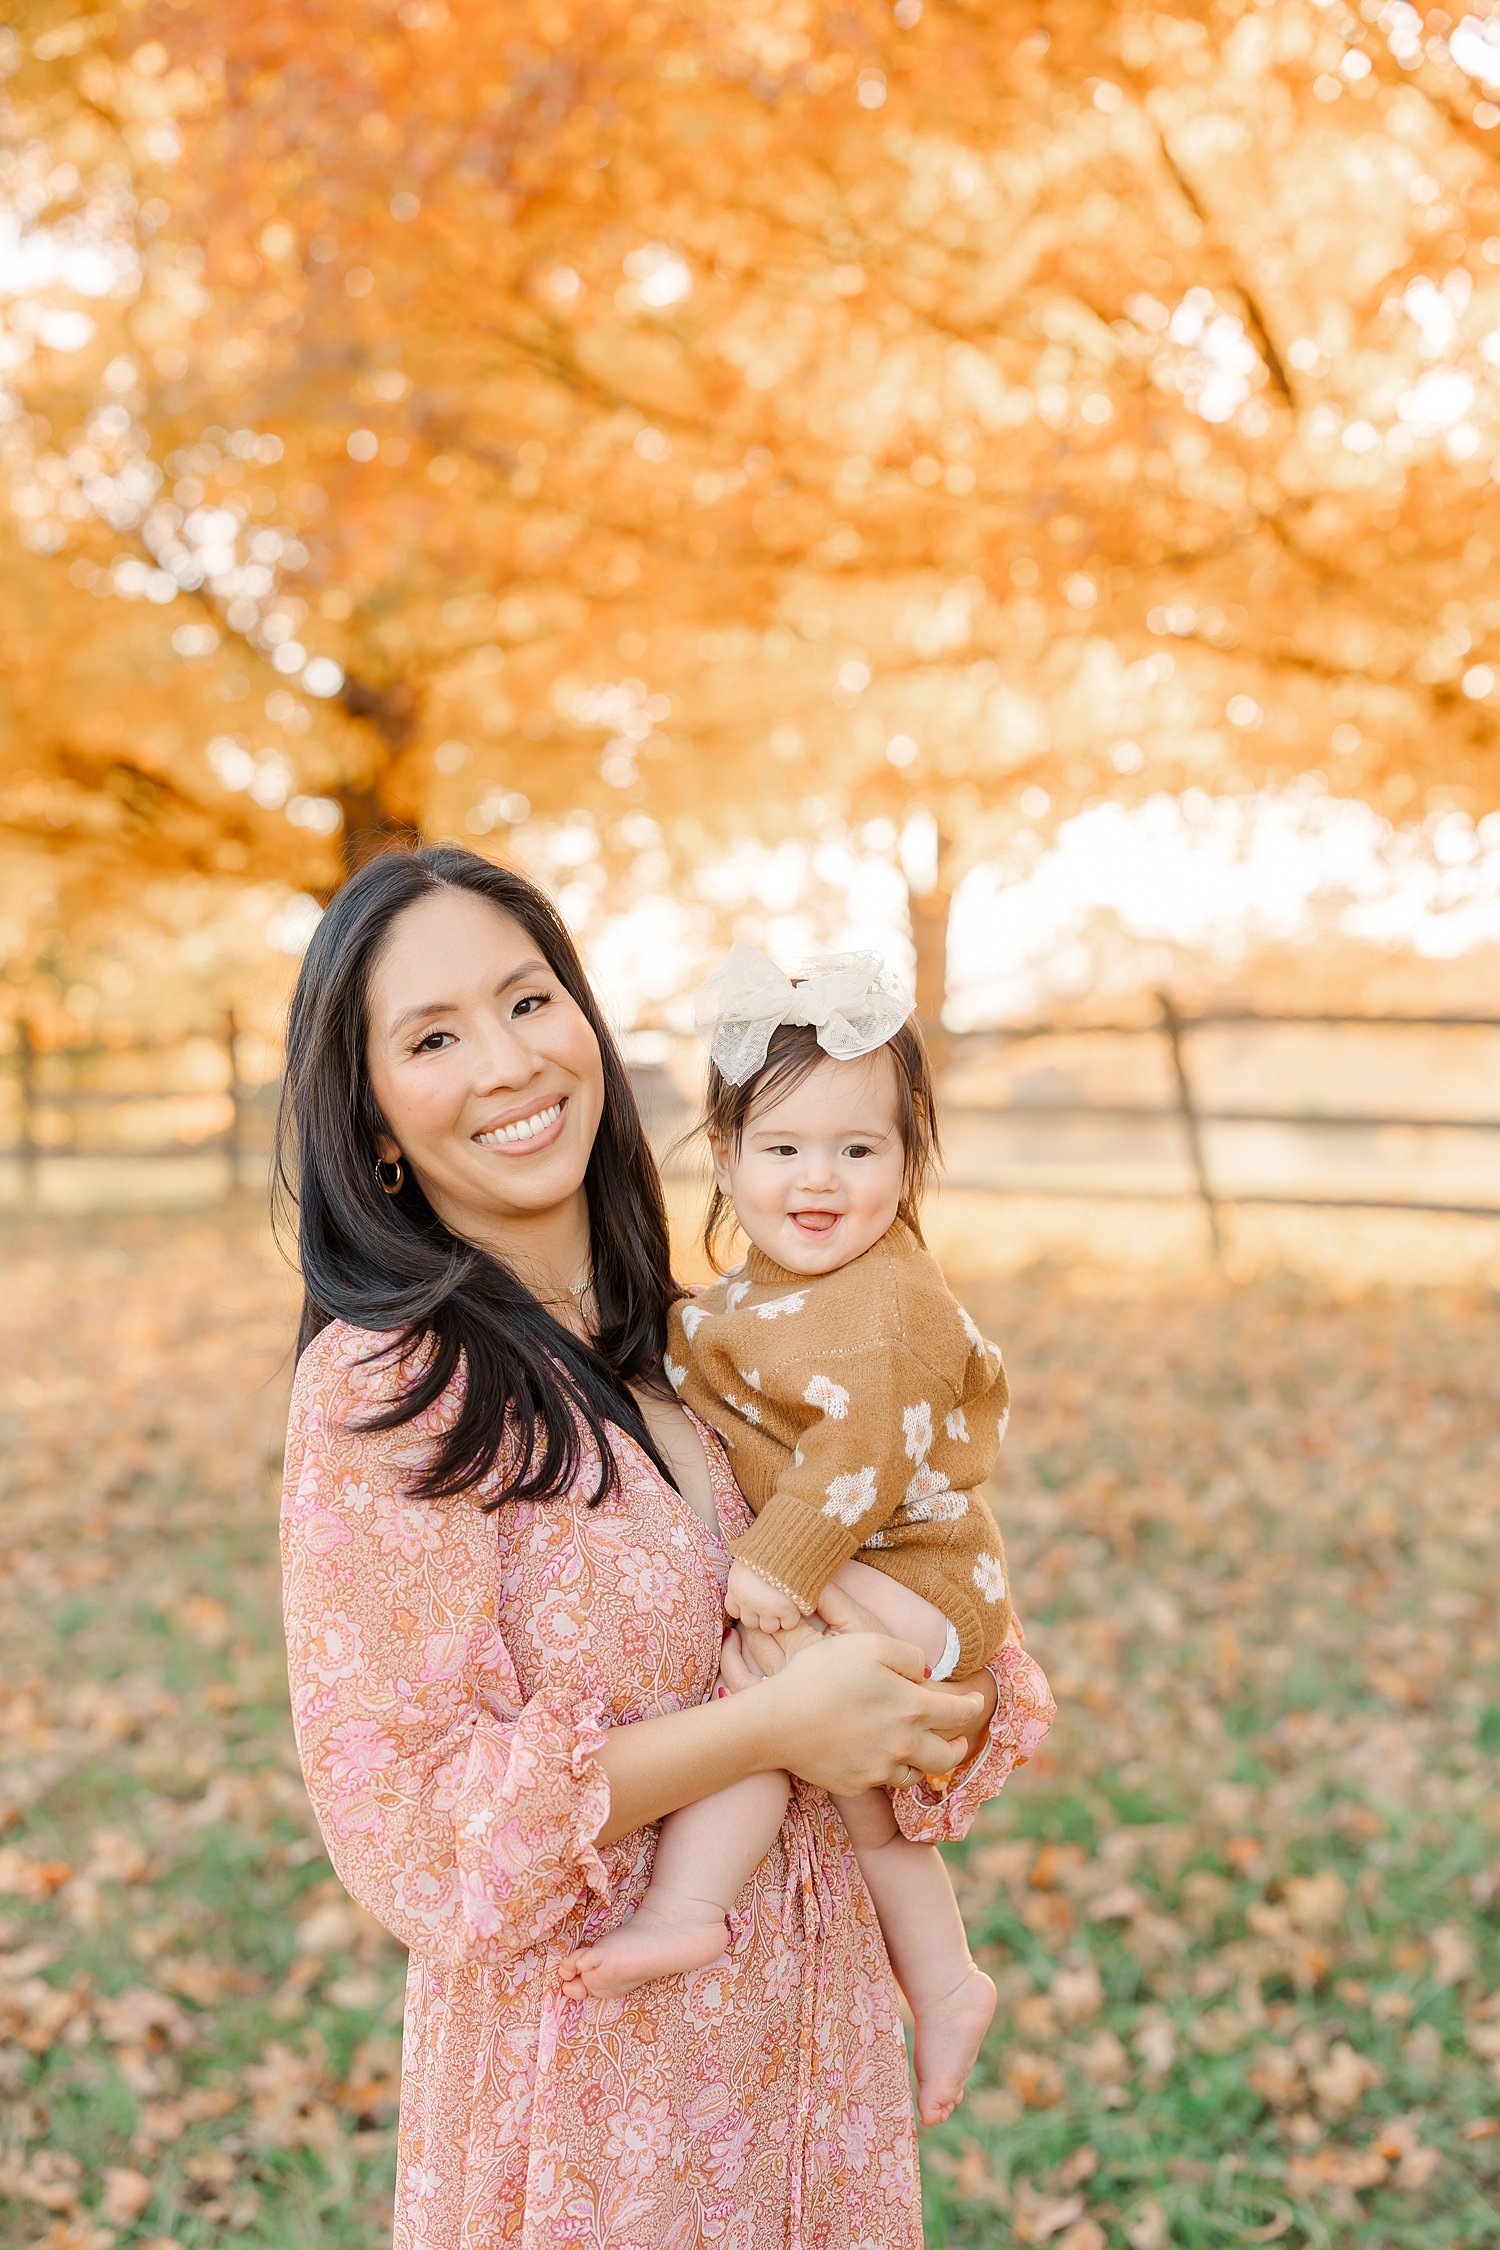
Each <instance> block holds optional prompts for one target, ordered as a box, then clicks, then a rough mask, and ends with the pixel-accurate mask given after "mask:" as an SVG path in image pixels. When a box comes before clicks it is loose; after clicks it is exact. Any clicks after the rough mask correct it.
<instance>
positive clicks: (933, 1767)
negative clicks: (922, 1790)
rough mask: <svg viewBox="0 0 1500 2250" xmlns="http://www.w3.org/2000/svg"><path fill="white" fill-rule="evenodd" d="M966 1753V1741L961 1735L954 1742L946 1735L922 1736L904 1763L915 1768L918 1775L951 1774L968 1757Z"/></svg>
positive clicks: (967, 1747) (967, 1749) (967, 1748)
mask: <svg viewBox="0 0 1500 2250" xmlns="http://www.w3.org/2000/svg"><path fill="white" fill-rule="evenodd" d="M968 1751H969V1745H968V1741H967V1738H966V1737H965V1736H963V1735H959V1737H958V1738H957V1740H956V1741H955V1740H953V1739H952V1738H951V1737H949V1736H947V1735H942V1734H922V1735H920V1736H919V1737H918V1739H917V1742H916V1744H915V1745H914V1747H913V1749H912V1754H911V1756H910V1758H908V1759H907V1760H906V1763H907V1764H908V1765H912V1766H915V1767H916V1769H917V1771H918V1773H951V1772H952V1771H953V1768H954V1767H955V1766H956V1765H959V1764H961V1763H962V1761H963V1760H964V1758H966V1757H967V1756H968Z"/></svg>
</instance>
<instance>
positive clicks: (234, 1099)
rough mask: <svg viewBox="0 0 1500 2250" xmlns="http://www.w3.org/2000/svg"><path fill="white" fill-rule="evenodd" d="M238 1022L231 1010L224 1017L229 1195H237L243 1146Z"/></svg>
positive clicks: (226, 1143) (225, 1148) (226, 1151)
mask: <svg viewBox="0 0 1500 2250" xmlns="http://www.w3.org/2000/svg"><path fill="white" fill-rule="evenodd" d="M239 1034H240V1027H239V1022H238V1020H237V1018H236V1016H235V1012H234V1010H233V1008H230V1009H229V1010H228V1011H227V1012H226V1014H225V1017H224V1044H225V1046H226V1047H227V1049H228V1050H229V1130H228V1132H227V1133H226V1134H225V1136H224V1155H225V1158H226V1159H227V1163H228V1170H229V1193H230V1195H231V1196H234V1195H237V1194H238V1193H239V1186H240V1151H241V1147H242V1145H243V1139H244V1134H243V1129H242V1128H243V1119H242V1112H243V1108H244V1100H245V1089H244V1087H243V1085H242V1084H241V1082H240V1053H239Z"/></svg>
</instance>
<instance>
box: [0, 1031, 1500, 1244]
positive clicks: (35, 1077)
mask: <svg viewBox="0 0 1500 2250" xmlns="http://www.w3.org/2000/svg"><path fill="white" fill-rule="evenodd" d="M1233 1025H1241V1026H1246V1027H1250V1026H1254V1027H1257V1028H1259V1027H1271V1026H1289V1025H1290V1026H1301V1027H1311V1028H1315V1029H1316V1028H1320V1027H1326V1028H1328V1029H1334V1028H1336V1027H1346V1028H1347V1027H1356V1028H1359V1029H1363V1030H1389V1031H1398V1030H1408V1031H1424V1032H1434V1031H1490V1032H1500V1017H1495V1016H1482V1015H1460V1014H1453V1015H1409V1016H1389V1015H1385V1016H1376V1015H1357V1014H1336V1013H1308V1014H1290V1013H1288V1014H1276V1013H1266V1012H1262V1011H1258V1010H1253V1009H1231V1008H1218V1009H1206V1010H1203V1011H1200V1012H1198V1013H1196V1014H1184V1013H1183V1012H1182V1011H1181V1010H1180V1009H1179V1008H1178V1006H1177V1005H1176V1003H1175V1002H1174V1001H1173V999H1172V997H1171V996H1170V995H1169V994H1167V993H1161V994H1159V995H1158V996H1157V1013H1156V1015H1155V1017H1154V1018H1139V1019H1136V1020H1134V1021H1131V1022H1123V1023H1097V1022H1096V1023H1082V1024H1069V1023H1066V1022H1058V1021H1049V1022H1037V1023H1020V1024H1009V1025H1003V1026H1000V1027H998V1028H997V1029H996V1030H994V1031H990V1032H982V1033H973V1034H967V1035H962V1036H960V1037H958V1038H956V1039H954V1040H953V1041H952V1042H951V1049H950V1075H951V1076H952V1077H954V1079H955V1080H957V1079H961V1077H962V1073H963V1068H964V1065H965V1062H966V1060H967V1059H968V1058H970V1057H972V1056H974V1055H976V1054H978V1053H981V1052H982V1053H984V1054H988V1055H991V1056H994V1055H996V1054H1003V1055H1010V1054H1011V1053H1012V1052H1013V1051H1015V1050H1017V1049H1019V1048H1020V1047H1023V1046H1025V1045H1027V1044H1035V1045H1037V1046H1038V1047H1042V1046H1044V1045H1046V1044H1047V1043H1049V1042H1057V1041H1061V1040H1066V1041H1068V1042H1069V1043H1073V1042H1077V1041H1080V1040H1083V1041H1088V1040H1094V1039H1129V1040H1136V1039H1148V1040H1156V1041H1160V1042H1162V1044H1163V1048H1164V1051H1165V1054H1166V1056H1167V1058H1168V1059H1169V1062H1170V1076H1169V1080H1168V1084H1169V1086H1170V1089H1171V1091H1170V1096H1169V1098H1168V1099H1167V1100H1166V1101H1165V1102H1163V1101H1161V1100H1155V1101H1111V1100H1094V1099H1081V1098H1074V1097H1072V1096H1070V1095H1067V1094H1064V1095H1061V1096H1052V1095H1044V1096H1042V1097H1041V1098H1030V1097H1028V1098H1027V1099H1025V1100H1020V1101H1016V1100H1009V1101H995V1102H981V1103H978V1104H975V1103H972V1102H966V1101H965V1100H964V1098H963V1096H962V1094H961V1093H955V1095H954V1097H953V1098H952V1099H950V1100H946V1101H945V1104H944V1115H945V1118H946V1119H947V1120H948V1123H949V1125H950V1127H952V1126H953V1125H955V1124H959V1123H962V1124H963V1125H964V1126H966V1127H967V1128H968V1132H967V1145H968V1146H969V1148H970V1150H971V1152H972V1151H973V1149H974V1148H975V1147H976V1146H978V1145H982V1134H983V1130H984V1128H985V1127H986V1125H987V1124H996V1123H998V1122H1000V1121H1002V1120H1012V1121H1015V1120H1021V1121H1023V1122H1027V1123H1033V1122H1036V1121H1039V1120H1044V1119H1055V1120H1062V1119H1068V1118H1072V1119H1093V1120H1096V1121H1097V1122H1099V1123H1101V1124H1109V1123H1114V1124H1118V1125H1121V1126H1128V1125H1138V1124H1140V1123H1142V1122H1143V1121H1151V1122H1154V1123H1156V1124H1158V1125H1159V1124H1160V1123H1161V1121H1163V1120H1166V1121H1169V1122H1171V1124H1172V1125H1173V1126H1174V1128H1175V1131H1176V1134H1177V1136H1178V1141H1179V1149H1180V1154H1181V1157H1182V1159H1183V1160H1184V1161H1183V1178H1182V1183H1181V1184H1178V1185H1160V1184H1151V1183H1149V1182H1144V1183H1143V1182H1137V1183H1135V1184H1131V1185H1126V1186H1118V1185H1116V1186H1111V1185H1107V1184H1104V1183H1101V1182H1100V1181H1098V1180H1096V1179H1089V1178H1088V1177H1087V1176H1086V1175H1084V1174H1082V1173H1081V1174H1080V1176H1079V1177H1077V1178H1076V1179H1071V1178H1070V1179H1069V1180H1067V1181H1066V1182H1063V1183H1061V1184H1059V1183H1057V1182H1055V1181H1053V1182H1051V1183H1044V1184H1041V1185H1038V1184H1036V1183H1035V1182H1033V1181H1029V1180H1006V1179H1005V1178H1003V1177H1000V1178H997V1177H994V1176H991V1177H988V1178H982V1177H979V1176H978V1168H977V1167H974V1166H973V1165H972V1163H971V1166H970V1175H971V1176H966V1175H965V1170H964V1168H963V1167H962V1165H960V1166H958V1167H956V1168H955V1169H953V1170H950V1172H949V1173H948V1175H947V1184H948V1185H949V1186H951V1187H956V1188H969V1189H975V1190H978V1191H980V1192H999V1193H1003V1192H1006V1191H1007V1190H1008V1189H1012V1190H1015V1191H1017V1192H1022V1193H1026V1194H1028V1195H1034V1194H1040V1195H1055V1196H1064V1197H1067V1198H1072V1197H1075V1196H1076V1197H1083V1198H1109V1199H1115V1200H1131V1201H1136V1200H1179V1199H1181V1198H1182V1197H1183V1196H1184V1195H1193V1194H1196V1196H1197V1198H1198V1199H1199V1201H1200V1202H1201V1204H1202V1207H1203V1211H1204V1215H1205V1218H1206V1221H1207V1225H1208V1230H1209V1235H1210V1239H1211V1242H1212V1246H1213V1249H1214V1252H1215V1254H1216V1255H1217V1253H1218V1251H1219V1249H1220V1247H1221V1227H1220V1217H1219V1214H1220V1212H1221V1210H1223V1209H1225V1208H1228V1207H1233V1206H1236V1205H1249V1204H1268V1205H1286V1206H1298V1205H1305V1206H1309V1207H1316V1208H1321V1209H1348V1210H1392V1211H1422V1212H1432V1213H1441V1214H1450V1215H1457V1216H1464V1217H1473V1218H1485V1219H1495V1218H1500V1173H1497V1175H1496V1181H1497V1185H1496V1189H1495V1191H1494V1192H1493V1193H1491V1194H1489V1195H1487V1196H1482V1197H1480V1198H1478V1199H1472V1198H1471V1199H1464V1198H1461V1197H1443V1196H1437V1195H1434V1196H1431V1197H1425V1198H1424V1197H1420V1196H1406V1195H1370V1194H1361V1193H1359V1192H1358V1191H1357V1188H1356V1190H1355V1192H1348V1193H1301V1192H1293V1191H1288V1190H1281V1189H1264V1190H1262V1189H1255V1188H1250V1189H1246V1188H1243V1187H1241V1188H1236V1187H1235V1186H1233V1184H1232V1183H1229V1182H1226V1181H1224V1180H1223V1179H1221V1178H1218V1177H1216V1175H1215V1169H1214V1165H1213V1161H1212V1157H1211V1152H1210V1140H1211V1137H1212V1132H1213V1129H1214V1128H1215V1127H1218V1126H1236V1125H1238V1126H1265V1127H1289V1128H1297V1129H1299V1130H1302V1131H1308V1130H1311V1131H1313V1132H1315V1133H1316V1132H1319V1131H1324V1130H1331V1129H1337V1128H1353V1129H1368V1130H1372V1131H1374V1130H1378V1129H1380V1128H1385V1127H1397V1128H1401V1129H1403V1130H1404V1131H1407V1132H1416V1133H1423V1132H1427V1133H1436V1132H1450V1133H1452V1132H1459V1133H1483V1134H1494V1133H1500V1104H1497V1105H1496V1108H1495V1111H1494V1112H1493V1113H1490V1114H1483V1115H1477V1114H1473V1113H1471V1114H1469V1115H1466V1116H1462V1117H1455V1116H1445V1115H1431V1114H1428V1115H1425V1116H1423V1115H1412V1114H1410V1113H1405V1114H1401V1113H1397V1112H1394V1111H1391V1110H1388V1109H1384V1108H1381V1109H1359V1108H1349V1107H1347V1106H1341V1107H1340V1106H1334V1107H1327V1108H1324V1107H1322V1106H1318V1107H1315V1108H1308V1107H1306V1106H1303V1107H1298V1108H1288V1107H1285V1106H1283V1107H1274V1106H1266V1105H1260V1104H1250V1105H1245V1104H1233V1103H1230V1104H1220V1105H1215V1104H1214V1103H1212V1102H1211V1101H1209V1100H1206V1099H1205V1098H1204V1095H1203V1092H1202V1087H1201V1079H1200V1076H1199V1072H1198V1068H1197V1057H1196V1054H1195V1047H1196V1042H1197V1040H1198V1038H1199V1036H1200V1035H1201V1034H1202V1033H1204V1032H1206V1031H1209V1030H1212V1029H1214V1028H1216V1027H1220V1026H1233ZM205 1043H207V1044H209V1045H211V1046H212V1047H213V1049H214V1051H215V1053H216V1055H217V1056H218V1057H219V1058H220V1060H219V1062H218V1063H217V1064H216V1066H215V1068H214V1070H213V1072H212V1073H205V1071H204V1070H202V1069H201V1068H200V1070H199V1072H198V1074H197V1079H196V1081H195V1082H194V1083H191V1084H187V1083H184V1081H183V1079H182V1077H181V1075H180V1073H179V1074H178V1075H177V1076H176V1078H175V1079H174V1078H173V1077H172V1072H171V1067H170V1066H171V1062H172V1060H173V1058H175V1057H180V1055H181V1054H182V1052H183V1051H184V1043H183V1042H176V1043H174V1044H173V1045H172V1046H171V1047H166V1046H163V1047H159V1048H152V1047H147V1046H133V1047H129V1048H119V1047H104V1046H88V1047H85V1046H74V1047H67V1048H56V1047H53V1048H47V1047H44V1046H42V1045H41V1044H40V1043H39V1042H38V1040H37V1039H36V1037H35V1035H34V1033H33V1031H32V1028H31V1026H30V1025H29V1024H27V1023H26V1022H24V1021H22V1022H21V1023H19V1024H18V1025H17V1027H16V1038H15V1041H14V1043H13V1046H12V1050H11V1052H10V1054H9V1056H8V1057H4V1058H0V1063H5V1062H8V1064H9V1067H10V1071H11V1074H12V1076H13V1079H14V1099H13V1102H12V1105H11V1106H12V1110H13V1130H12V1132H11V1134H10V1136H9V1138H8V1139H7V1138H6V1137H5V1136H4V1132H3V1128H0V1160H3V1159H5V1158H9V1159H10V1160H11V1161H12V1162H13V1163H14V1164H15V1166H16V1169H17V1171H18V1173H19V1200H20V1202H21V1203H22V1205H23V1206H26V1207H34V1206H35V1205H36V1204H37V1202H38V1200H39V1190H40V1184H41V1176H42V1168H43V1166H45V1165H50V1164H53V1163H64V1164H71V1163H74V1162H76V1161H77V1160H78V1159H80V1158H87V1157H94V1158H96V1159H107V1160H108V1161H109V1162H110V1163H120V1162H127V1163H128V1162H134V1161H138V1160H143V1159H155V1160H157V1161H158V1162H160V1161H163V1160H172V1159H176V1160H179V1161H180V1160H182V1159H183V1158H187V1157H192V1158H197V1159H200V1160H202V1159H211V1160H212V1162H213V1166H214V1170H215V1172H216V1174H217V1177H218V1180H219V1182H220V1184H221V1187H222V1190H223V1191H224V1192H226V1193H235V1192H237V1191H238V1190H239V1189H241V1188H242V1187H246V1186H250V1185H258V1184H259V1182H260V1180H261V1179H263V1177H264V1173H265V1165H266V1156H267V1152H268V1148H269V1139H270V1120H271V1115H272V1112H273V1110H274V1106H275V1100H276V1088H275V1086H274V1085H266V1084H254V1083H252V1082H250V1081H249V1080H248V1079H247V1078H246V1076H245V1074H244V1073H243V1071H242V1069H241V1065H240V1031H239V1026H238V1025H237V1023H236V1022H235V1019H234V1017H233V1016H232V1015H231V1016H228V1017H225V1018H223V1019H221V1021H220V1022H219V1023H218V1025H217V1026H215V1027H214V1029H213V1030H212V1031H205V1032H204V1033H201V1034H199V1035H198V1038H197V1040H196V1041H195V1042H194V1043H193V1044H194V1045H195V1046H196V1047H197V1049H198V1050H199V1061H200V1063H201V1062H202V1061H203V1059H204V1057H203V1052H202V1050H203V1048H204V1046H205ZM132 1062H133V1063H134V1064H135V1065H137V1066H139V1065H141V1064H144V1065H145V1066H146V1071H147V1075H149V1073H150V1071H151V1070H152V1069H153V1068H154V1069H155V1071H156V1072H157V1075H158V1077H159V1079H160V1080H162V1081H163V1082H161V1083H157V1084H134V1085H123V1084H121V1083H120V1081H119V1073H120V1071H121V1070H122V1069H123V1068H127V1067H128V1065H129V1064H131V1063H132ZM91 1067H92V1068H93V1069H94V1070H95V1072H96V1074H97V1073H98V1072H99V1071H100V1070H103V1072H104V1074H105V1075H106V1077H108V1075H109V1074H110V1073H111V1072H112V1073H114V1074H115V1082H114V1083H113V1084H109V1083H105V1084H99V1083H95V1084H85V1083H82V1082H81V1081H82V1080H84V1079H86V1078H87V1077H88V1075H89V1072H90V1068H91ZM137 1075H138V1076H139V1075H140V1073H139V1070H138V1072H137ZM210 1077H212V1078H213V1079H214V1080H216V1082H215V1083H210V1082H209V1079H210ZM639 1079H640V1082H641V1091H642V1093H643V1095H644V1096H646V1106H647V1109H648V1113H649V1116H650V1121H651V1122H652V1123H653V1126H654V1128H656V1129H657V1130H658V1132H659V1136H660V1137H661V1138H663V1139H666V1138H670V1137H671V1129H672V1128H673V1127H674V1126H677V1125H680V1124H681V1123H682V1122H684V1121H685V1118H686V1104H685V1102H684V1100H683V1098H682V1097H681V1095H680V1094H676V1093H675V1090H674V1088H673V1086H672V1082H671V1081H670V1080H669V1079H668V1078H667V1077H666V1075H665V1073H663V1072H662V1071H660V1070H654V1071H653V1070H650V1069H646V1070H644V1071H642V1072H641V1073H640V1074H639ZM168 1081H170V1082H168ZM153 1105H154V1106H155V1107H156V1108H157V1109H158V1110H159V1111H160V1112H161V1113H162V1114H164V1115H166V1116H167V1118H168V1121H169V1124H170V1122H171V1113H172V1111H173V1109H174V1108H175V1110H176V1112H177V1121H178V1125H179V1130H177V1131H176V1132H172V1131H170V1130H169V1131H167V1132H165V1133H164V1134H163V1135H162V1136H161V1137H160V1138H158V1139H156V1140H154V1141H153V1140H151V1139H149V1137H145V1136H142V1135H141V1133H140V1132H139V1131H138V1130H137V1132H136V1133H135V1134H134V1135H133V1136H132V1137H131V1138H130V1139H129V1140H128V1141H127V1140H122V1139H116V1140H115V1141H114V1142H113V1143H111V1142H109V1141H107V1140H105V1141H101V1140H100V1139H99V1138H98V1137H97V1136H94V1135H91V1134H89V1133H88V1132H87V1131H86V1130H80V1127H81V1126H84V1125H86V1122H87V1119H88V1117H89V1115H90V1113H105V1114H106V1115H107V1113H108V1112H109V1111H111V1110H112V1111H114V1112H115V1113H116V1114H117V1115H118V1113H121V1112H123V1111H125V1110H130V1111H135V1112H139V1111H140V1110H141V1109H142V1107H145V1108H146V1109H148V1110H149V1109H151V1108H152V1107H153ZM184 1112H188V1113H190V1115H191V1124H192V1129H191V1130H190V1131H189V1132H187V1133H186V1134H185V1133H184V1132H183V1131H182V1130H181V1129H180V1125H181V1119H182V1116H183V1114H184ZM103 1121H104V1118H103V1117H101V1122H103ZM976 1132H977V1134H978V1136H979V1138H978V1139H976ZM1486 1176H1488V1175H1486Z"/></svg>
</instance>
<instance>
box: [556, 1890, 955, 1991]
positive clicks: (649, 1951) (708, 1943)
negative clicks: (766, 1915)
mask: <svg viewBox="0 0 1500 2250" xmlns="http://www.w3.org/2000/svg"><path fill="white" fill-rule="evenodd" d="M728 1943H729V1929H728V1925H727V1923H726V1922H725V1919H724V1910H723V1908H722V1907H716V1906H713V1905H711V1904H709V1903H708V1902H707V1901H702V1900H684V1899H675V1898H674V1899H673V1900H672V1901H671V1902H670V1905H662V1906H653V1905H652V1903H651V1901H650V1900H649V1899H646V1900H643V1901H642V1903H641V1905H640V1906H638V1907H637V1909H636V1911H635V1913H634V1914H633V1915H632V1916H631V1918H630V1920H629V1921H628V1922H627V1923H626V1924H625V1926H624V1928H623V1929H619V1930H612V1931H611V1932H610V1934H609V1936H608V1937H605V1938H600V1939H599V1941H598V1943H597V1944H595V1945H583V1946H580V1947H579V1949H578V1951H577V1952H576V1953H574V1954H571V1955H570V1956H569V1958H568V1959H567V1960H566V1961H564V1963H563V1966H562V1989H563V1991H564V1993H565V1994H566V1996H567V1998H568V1999H570V2000H582V1999H583V1998H584V1997H585V1996H586V1995H587V1994H589V1993H592V1994H593V1996H594V1998H595V1999H596V2000H613V1999H618V1998H619V1996H620V1994H621V1993H622V1992H633V1991H634V1990H635V1988H636V1986H637V1985H638V1984H649V1983H651V1981H652V1980H653V1979H654V1978H656V1977H678V1976H682V1975H683V1974H684V1973H685V1971H687V1970H688V1969H706V1968H707V1967H708V1964H709V1963H710V1961H717V1960H718V1958H719V1955H720V1954H721V1953H722V1952H723V1951H724V1948H725V1946H726V1945H727V1944H728ZM992 1989H993V1988H992Z"/></svg>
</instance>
